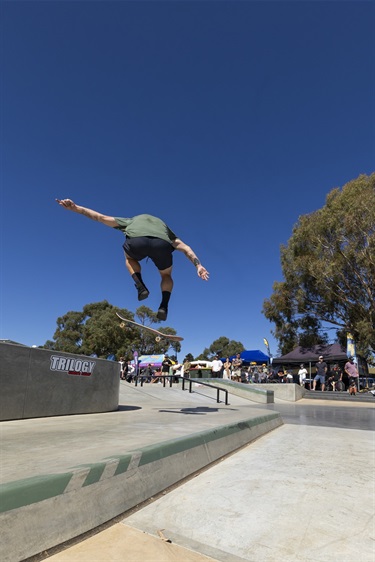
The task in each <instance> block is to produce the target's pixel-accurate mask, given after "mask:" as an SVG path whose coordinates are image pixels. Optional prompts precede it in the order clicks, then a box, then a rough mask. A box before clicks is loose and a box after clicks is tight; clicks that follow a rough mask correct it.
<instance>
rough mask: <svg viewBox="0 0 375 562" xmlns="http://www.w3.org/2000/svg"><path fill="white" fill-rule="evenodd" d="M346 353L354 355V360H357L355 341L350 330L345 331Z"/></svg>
mask: <svg viewBox="0 0 375 562" xmlns="http://www.w3.org/2000/svg"><path fill="white" fill-rule="evenodd" d="M346 355H347V356H348V357H354V359H355V362H357V353H356V349H355V341H354V338H353V336H352V334H351V333H350V332H347V333H346Z"/></svg>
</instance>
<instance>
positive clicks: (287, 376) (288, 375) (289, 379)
mask: <svg viewBox="0 0 375 562" xmlns="http://www.w3.org/2000/svg"><path fill="white" fill-rule="evenodd" d="M285 382H289V383H292V382H293V375H292V373H291V372H290V371H288V370H286V371H285Z"/></svg>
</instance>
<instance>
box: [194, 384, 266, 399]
mask: <svg viewBox="0 0 375 562" xmlns="http://www.w3.org/2000/svg"><path fill="white" fill-rule="evenodd" d="M194 380H195V381H196V382H197V383H198V384H199V381H200V380H201V381H202V382H209V383H211V384H213V385H214V386H219V387H220V388H225V390H228V392H230V393H231V394H234V395H235V396H240V397H241V398H245V399H246V400H251V401H252V402H257V403H258V404H273V403H274V401H275V400H274V392H273V388H267V387H270V386H271V385H264V384H261V385H259V386H258V385H255V384H244V383H241V382H235V381H228V380H225V379H194ZM272 386H273V385H272ZM265 387H266V388H265Z"/></svg>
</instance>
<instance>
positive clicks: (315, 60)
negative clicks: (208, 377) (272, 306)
mask: <svg viewBox="0 0 375 562" xmlns="http://www.w3.org/2000/svg"><path fill="white" fill-rule="evenodd" d="M0 9H1V20H2V29H1V36H2V39H1V42H2V51H1V53H2V54H1V74H2V90H1V98H2V101H1V113H2V115H1V118H2V134H1V168H2V171H1V184H2V185H1V191H2V196H1V270H2V274H1V277H2V279H1V282H2V289H1V331H0V337H1V338H8V339H12V340H15V341H19V342H22V343H25V344H27V345H42V344H44V343H45V341H46V340H47V339H51V338H52V336H53V333H54V331H55V329H56V319H57V318H58V317H59V316H61V315H63V314H65V313H66V312H68V311H70V310H82V307H83V306H84V305H85V304H87V303H92V302H97V301H101V300H103V299H107V300H108V301H109V302H110V303H111V304H113V305H115V306H119V307H124V308H127V309H129V310H131V311H133V312H134V311H135V309H136V308H137V306H138V301H137V300H136V294H135V289H134V286H133V283H132V282H131V280H130V278H129V277H128V274H127V272H126V270H125V266H124V260H123V255H122V247H121V246H122V243H123V235H122V234H121V233H120V232H117V231H114V230H112V229H110V228H107V227H105V226H103V225H101V224H98V223H95V222H93V221H90V220H88V219H86V218H85V217H82V216H79V215H76V214H74V213H69V212H67V211H65V210H64V209H62V208H61V207H59V206H58V205H57V204H56V203H55V198H56V197H57V198H66V197H69V198H72V199H73V200H74V201H76V202H77V203H78V204H82V205H84V206H87V207H91V208H93V209H95V210H98V211H100V212H103V213H105V214H109V215H114V216H125V217H129V216H133V215H136V214H139V213H150V214H154V215H157V216H160V217H161V218H163V219H164V220H165V221H166V222H167V223H168V224H169V226H170V227H171V228H172V229H173V230H174V231H175V232H176V233H177V235H178V236H179V237H180V238H182V239H183V240H184V241H185V242H187V243H188V244H190V245H191V246H192V248H193V249H194V250H195V252H196V253H197V254H198V256H199V257H200V260H201V262H202V263H203V265H204V266H205V267H206V268H207V269H208V270H209V272H210V275H211V277H210V280H209V282H207V283H206V282H203V281H201V280H200V279H199V278H198V277H197V275H196V272H195V270H194V267H193V266H192V264H191V263H190V262H189V261H188V260H187V259H186V258H185V256H184V255H183V254H181V253H179V252H176V253H175V254H174V262H175V268H174V279H175V290H174V293H173V295H172V299H171V303H170V312H169V317H168V320H167V322H166V325H168V326H172V327H173V328H175V329H176V330H177V332H178V333H179V334H180V335H182V336H183V337H184V338H185V340H184V342H183V347H182V355H183V354H186V353H188V352H191V353H192V354H193V355H198V354H200V353H201V352H202V351H203V349H204V348H205V347H208V346H209V345H210V344H211V343H212V342H213V341H214V340H215V339H217V338H218V337H220V336H226V337H228V338H230V339H233V340H237V341H240V342H242V343H243V345H244V346H245V348H247V349H261V350H262V351H265V347H264V344H263V338H264V337H266V338H268V339H269V341H270V344H271V351H272V352H273V353H274V354H276V347H277V345H276V342H275V340H274V339H273V337H272V335H271V329H272V325H271V324H270V323H269V322H268V321H267V320H266V319H265V318H264V317H263V315H262V313H261V310H262V304H263V300H264V299H265V298H267V297H269V296H270V295H271V294H272V285H273V283H274V281H275V280H281V279H282V276H281V268H280V244H282V243H286V242H287V241H288V239H289V237H290V235H291V232H292V228H293V225H294V224H295V223H296V222H297V220H298V217H299V216H300V215H302V214H305V213H310V212H312V211H314V210H316V209H318V208H320V207H322V206H323V205H324V202H325V197H326V194H327V193H328V192H329V191H330V190H331V189H332V188H334V187H338V186H342V185H344V184H345V183H346V182H348V181H349V180H351V179H353V178H356V177H357V176H358V175H359V174H361V173H365V174H369V173H371V172H372V171H373V170H374V162H375V158H374V157H375V143H374V138H375V110H374V100H375V42H374V35H373V30H374V23H375V4H374V2H360V1H359V2H358V1H356V2H335V1H332V2H281V1H280V2H246V1H241V2H236V1H233V0H231V1H227V2H225V1H220V2H215V1H204V2H200V1H188V2H183V1H182V2H180V1H169V2H158V1H151V2H143V1H140V2H120V1H115V2H111V1H105V2H104V1H103V2H90V1H87V2H74V1H73V2H65V1H64V2H59V1H52V2H36V1H32V2H2V3H1V8H0ZM348 212H350V209H348ZM144 278H145V280H146V282H147V285H148V286H149V288H150V290H151V295H150V297H149V299H148V301H144V302H143V303H142V304H145V305H146V304H147V305H148V306H150V307H151V308H153V309H154V310H156V309H157V307H158V304H159V301H160V294H159V276H158V272H157V270H156V269H155V268H154V266H153V264H152V263H151V262H149V263H147V264H145V265H144Z"/></svg>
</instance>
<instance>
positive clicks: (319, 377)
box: [313, 355, 327, 392]
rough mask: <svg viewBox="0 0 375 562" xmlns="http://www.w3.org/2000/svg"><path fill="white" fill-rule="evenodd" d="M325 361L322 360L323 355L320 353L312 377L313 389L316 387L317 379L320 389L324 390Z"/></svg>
mask: <svg viewBox="0 0 375 562" xmlns="http://www.w3.org/2000/svg"><path fill="white" fill-rule="evenodd" d="M326 373H327V363H326V362H325V361H324V357H323V355H320V357H319V361H318V363H317V364H316V375H315V377H314V383H313V390H315V388H316V383H317V382H318V381H319V382H320V386H321V391H322V392H324V390H325V385H326Z"/></svg>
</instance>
